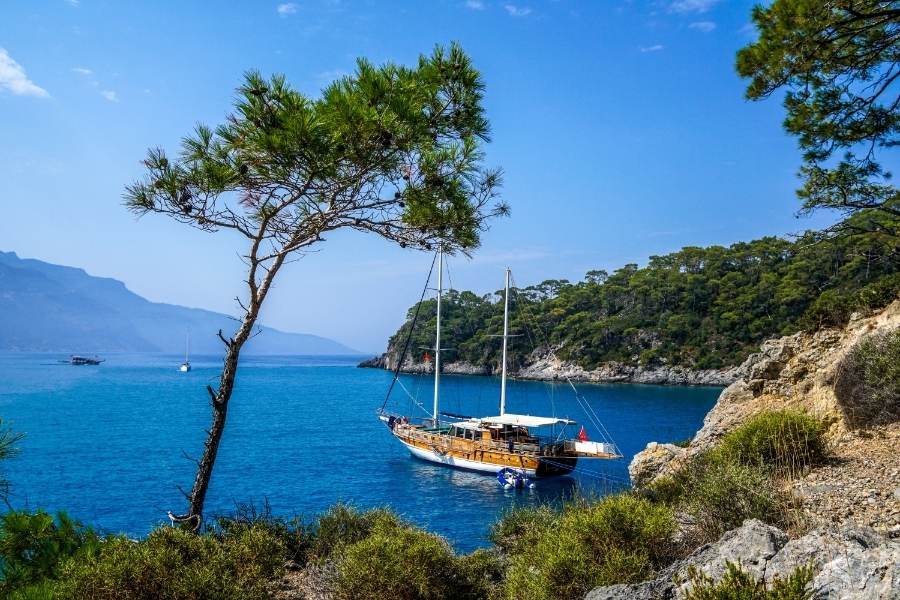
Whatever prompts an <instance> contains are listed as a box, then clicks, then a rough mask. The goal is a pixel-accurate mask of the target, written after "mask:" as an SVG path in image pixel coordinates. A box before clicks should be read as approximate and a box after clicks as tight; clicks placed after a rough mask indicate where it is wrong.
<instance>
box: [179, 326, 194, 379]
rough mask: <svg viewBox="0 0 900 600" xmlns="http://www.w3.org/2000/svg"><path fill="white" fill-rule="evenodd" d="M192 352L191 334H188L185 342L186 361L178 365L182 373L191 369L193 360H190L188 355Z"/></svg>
mask: <svg viewBox="0 0 900 600" xmlns="http://www.w3.org/2000/svg"><path fill="white" fill-rule="evenodd" d="M190 353H191V334H187V337H186V338H185V342H184V362H183V363H181V366H180V367H178V370H179V371H181V372H182V373H187V372H188V371H190V370H191V361H189V360H188V355H189V354H190Z"/></svg>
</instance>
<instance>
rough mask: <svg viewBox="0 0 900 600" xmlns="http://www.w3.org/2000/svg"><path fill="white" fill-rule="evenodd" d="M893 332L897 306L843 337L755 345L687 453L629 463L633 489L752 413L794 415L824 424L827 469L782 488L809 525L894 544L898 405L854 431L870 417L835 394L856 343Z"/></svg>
mask: <svg viewBox="0 0 900 600" xmlns="http://www.w3.org/2000/svg"><path fill="white" fill-rule="evenodd" d="M898 328H900V300H898V301H896V302H894V303H893V304H891V305H889V306H888V307H886V308H885V309H883V310H882V311H880V312H879V313H877V314H875V315H872V316H869V317H862V316H859V315H857V316H856V317H855V318H852V319H851V321H850V323H849V324H848V325H847V326H846V327H845V328H843V329H824V330H821V331H818V332H815V333H798V334H794V335H791V336H786V337H783V338H779V339H774V340H769V341H767V342H765V343H764V344H763V345H762V348H761V351H760V352H759V353H757V354H754V355H752V356H751V357H750V358H748V359H747V361H746V362H745V363H744V364H743V365H742V366H741V371H742V372H743V373H744V376H743V377H741V378H740V379H738V380H737V381H735V382H734V383H733V384H731V385H730V386H729V387H727V388H726V389H725V390H724V391H723V392H722V394H721V395H720V396H719V400H718V401H717V402H716V405H715V406H714V407H713V408H712V410H711V411H710V412H709V413H708V414H707V415H706V418H705V419H704V422H703V427H702V428H701V429H700V431H698V432H697V434H696V435H695V436H694V438H693V440H691V443H690V445H689V446H687V447H686V448H680V447H677V446H674V445H672V444H664V443H656V442H651V443H650V444H648V445H647V447H646V448H645V449H644V450H642V451H641V452H639V453H638V454H637V455H636V456H635V457H634V459H633V460H632V462H631V464H630V465H629V474H630V476H631V480H632V484H633V485H635V486H636V487H642V486H643V485H646V484H647V483H650V482H651V481H653V480H654V479H656V478H658V477H661V476H664V475H670V474H672V473H674V472H676V471H677V470H679V469H681V468H682V467H683V466H684V465H685V464H687V463H688V461H689V460H690V459H691V458H692V457H694V456H697V455H699V454H701V453H703V452H705V451H707V450H710V449H711V448H713V447H714V446H715V445H716V444H717V443H718V441H719V440H720V439H721V438H722V437H723V436H724V435H725V434H726V433H728V432H729V431H731V430H733V429H734V428H736V427H738V426H739V425H741V424H742V423H744V422H746V421H747V420H748V419H750V418H751V417H752V416H753V415H755V414H757V413H760V412H763V411H770V410H778V409H792V410H800V411H803V412H806V413H808V414H811V415H813V416H815V417H816V418H818V419H820V420H821V421H822V422H823V423H825V425H826V426H827V428H828V438H829V443H830V445H831V448H832V453H833V457H832V459H831V460H830V462H829V463H828V464H825V465H821V466H818V467H815V468H813V469H812V470H810V471H809V472H808V473H804V474H803V475H802V476H801V477H799V478H798V479H797V480H795V481H793V482H792V488H793V491H794V493H795V495H796V497H797V498H798V499H799V500H800V501H801V503H802V505H803V509H804V512H805V513H806V514H807V516H808V517H809V519H810V520H811V522H812V523H813V524H815V525H819V526H826V525H832V524H840V523H844V522H852V523H853V524H855V525H857V526H861V527H870V528H872V529H874V530H875V531H877V532H879V533H882V534H888V535H890V536H892V537H900V454H898V453H897V448H898V444H900V402H895V403H893V405H885V406H881V407H880V410H879V411H878V412H877V413H875V417H873V418H872V419H871V420H870V421H868V422H864V423H860V422H858V421H859V419H860V415H862V414H866V415H868V414H871V413H872V411H871V410H869V408H868V407H865V406H859V405H857V404H855V399H854V398H850V397H845V396H844V395H842V394H841V393H840V391H839V389H838V388H837V387H836V382H837V381H838V380H839V378H840V377H841V369H842V368H843V367H842V359H843V357H844V356H845V355H846V354H847V352H848V351H849V350H850V349H851V348H852V347H853V346H854V345H855V344H856V343H857V342H858V341H859V340H860V339H861V338H862V337H863V336H865V335H871V334H873V333H876V332H879V331H893V330H896V329H898ZM851 417H852V418H851Z"/></svg>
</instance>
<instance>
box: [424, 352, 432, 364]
mask: <svg viewBox="0 0 900 600" xmlns="http://www.w3.org/2000/svg"><path fill="white" fill-rule="evenodd" d="M425 362H431V355H430V354H428V351H427V350H426V351H425Z"/></svg>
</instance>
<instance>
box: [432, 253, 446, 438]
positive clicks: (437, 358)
mask: <svg viewBox="0 0 900 600" xmlns="http://www.w3.org/2000/svg"><path fill="white" fill-rule="evenodd" d="M443 293H444V245H443V244H440V245H438V285H437V328H436V331H435V335H434V426H435V427H437V426H438V398H439V396H440V387H441V295H442V294H443Z"/></svg>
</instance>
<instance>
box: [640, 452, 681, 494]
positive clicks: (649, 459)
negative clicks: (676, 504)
mask: <svg viewBox="0 0 900 600" xmlns="http://www.w3.org/2000/svg"><path fill="white" fill-rule="evenodd" d="M685 452H686V451H685V449H684V448H679V447H678V446H676V445H675V444H658V443H656V442H650V443H649V444H647V447H646V448H645V449H643V450H641V451H640V452H638V453H637V454H635V455H634V458H633V459H631V462H630V463H629V464H628V475H630V476H631V485H632V486H634V487H635V488H639V487H643V486H644V485H646V484H648V483H650V482H651V481H653V480H654V479H656V478H657V477H658V476H660V475H663V474H665V473H667V472H669V467H670V464H671V463H672V461H673V460H675V459H678V458H680V457H681V456H683V455H684V454H685Z"/></svg>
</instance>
